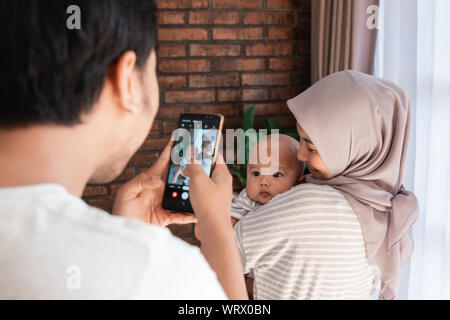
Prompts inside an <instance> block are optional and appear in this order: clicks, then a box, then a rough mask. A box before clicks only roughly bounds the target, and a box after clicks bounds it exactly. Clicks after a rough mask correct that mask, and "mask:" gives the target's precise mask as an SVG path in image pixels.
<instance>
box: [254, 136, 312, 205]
mask: <svg viewBox="0 0 450 320" xmlns="http://www.w3.org/2000/svg"><path fill="white" fill-rule="evenodd" d="M283 140H284V139H280V144H279V145H280V147H279V149H278V153H279V157H278V159H274V158H276V157H274V158H271V160H270V163H267V164H261V159H260V157H259V156H257V151H256V148H253V149H252V151H251V152H250V157H249V158H250V159H253V161H251V162H250V164H249V165H248V167H247V195H248V197H249V198H250V199H252V200H254V201H256V202H258V203H261V204H265V203H267V202H268V201H270V200H271V199H272V198H273V197H275V196H276V195H278V194H280V193H283V192H285V191H287V190H289V189H290V188H291V187H293V186H294V185H296V184H297V182H298V181H299V178H300V177H301V175H302V174H303V163H301V162H300V161H298V159H297V157H296V152H295V151H296V150H295V148H293V147H292V146H290V145H288V144H287V143H290V141H288V142H287V141H283ZM258 145H260V144H258ZM260 147H267V148H268V152H269V154H272V155H273V153H272V152H271V145H270V144H263V146H260ZM265 162H267V161H265Z"/></svg>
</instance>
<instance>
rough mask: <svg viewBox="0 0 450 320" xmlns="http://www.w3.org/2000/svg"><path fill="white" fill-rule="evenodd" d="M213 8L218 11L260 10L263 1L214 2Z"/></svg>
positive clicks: (228, 0)
mask: <svg viewBox="0 0 450 320" xmlns="http://www.w3.org/2000/svg"><path fill="white" fill-rule="evenodd" d="M212 6H213V8H216V9H235V8H236V9H259V8H262V6H263V2H262V0H213V4H212Z"/></svg>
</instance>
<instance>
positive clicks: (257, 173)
mask: <svg viewBox="0 0 450 320" xmlns="http://www.w3.org/2000/svg"><path fill="white" fill-rule="evenodd" d="M259 175H260V173H259V171H253V172H252V176H254V177H258V176H259Z"/></svg>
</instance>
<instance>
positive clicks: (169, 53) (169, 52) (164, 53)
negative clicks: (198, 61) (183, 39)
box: [158, 44, 186, 58]
mask: <svg viewBox="0 0 450 320" xmlns="http://www.w3.org/2000/svg"><path fill="white" fill-rule="evenodd" d="M158 56H159V57H167V58H175V57H185V56H186V46H185V45H163V44H162V45H160V46H159V49H158Z"/></svg>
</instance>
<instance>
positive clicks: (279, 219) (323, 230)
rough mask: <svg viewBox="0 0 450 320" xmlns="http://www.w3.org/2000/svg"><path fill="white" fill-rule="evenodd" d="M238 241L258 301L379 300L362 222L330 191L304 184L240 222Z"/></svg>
mask: <svg viewBox="0 0 450 320" xmlns="http://www.w3.org/2000/svg"><path fill="white" fill-rule="evenodd" d="M239 201H240V202H245V201H244V200H242V199H241V200H239ZM250 201H251V200H250ZM236 203H237V201H235V206H236ZM235 217H237V215H235ZM235 236H236V242H237V246H238V250H239V253H240V257H241V262H242V266H243V270H244V273H245V274H247V273H250V274H251V275H252V277H254V287H253V294H254V297H255V299H296V300H303V299H371V298H373V296H374V295H376V292H375V284H376V282H377V281H378V275H377V274H378V273H377V271H376V270H377V268H376V267H372V266H371V265H370V264H369V262H368V260H367V256H366V251H365V245H364V239H363V235H362V231H361V226H360V224H359V221H358V219H357V217H356V215H355V213H354V211H353V210H352V208H351V207H350V205H349V204H348V202H347V201H346V200H345V198H344V197H343V196H342V195H341V194H340V193H339V192H338V191H337V190H336V189H334V188H332V187H330V186H326V185H314V184H301V185H298V186H295V187H293V188H291V189H290V190H289V191H287V192H285V193H283V194H280V195H277V196H275V197H274V198H273V199H272V200H270V201H269V202H268V203H266V204H265V205H260V206H256V209H255V210H253V211H250V212H248V213H247V214H245V215H242V218H241V219H240V220H239V222H238V223H236V225H235Z"/></svg>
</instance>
